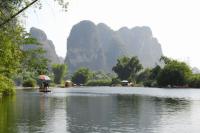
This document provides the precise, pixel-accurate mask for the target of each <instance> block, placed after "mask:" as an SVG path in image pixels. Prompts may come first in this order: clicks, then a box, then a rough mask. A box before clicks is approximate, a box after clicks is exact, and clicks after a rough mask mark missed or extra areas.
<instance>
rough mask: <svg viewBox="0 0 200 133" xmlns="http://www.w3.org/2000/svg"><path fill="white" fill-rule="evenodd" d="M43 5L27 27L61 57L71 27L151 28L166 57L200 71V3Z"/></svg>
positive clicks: (155, 0)
mask: <svg viewBox="0 0 200 133" xmlns="http://www.w3.org/2000/svg"><path fill="white" fill-rule="evenodd" d="M41 1H42V3H43V8H42V10H35V9H29V10H27V11H26V13H27V14H28V16H27V18H26V22H25V25H26V27H27V29H29V28H30V27H32V26H34V27H37V28H40V29H42V30H44V31H45V32H46V34H47V36H48V38H49V39H51V40H52V41H53V42H54V45H55V47H56V52H57V54H58V55H60V56H62V57H65V55H66V43H67V37H68V35H69V33H70V30H71V28H72V26H73V25H75V24H77V23H78V22H80V21H82V20H91V21H93V22H94V23H96V24H98V23H100V22H103V23H105V24H107V25H108V26H109V27H111V28H112V29H114V30H118V29H119V28H120V27H123V26H127V27H129V28H132V27H135V26H149V27H150V28H151V29H152V32H153V35H154V37H156V38H157V39H158V41H159V43H160V44H161V46H162V49H163V53H164V55H166V56H169V57H173V58H176V59H180V60H184V61H187V62H189V63H190V65H191V66H197V67H199V68H200V58H199V57H200V15H199V13H200V8H199V7H200V0H69V2H70V3H69V8H68V12H63V11H62V9H61V8H58V6H57V5H56V3H54V2H53V0H41Z"/></svg>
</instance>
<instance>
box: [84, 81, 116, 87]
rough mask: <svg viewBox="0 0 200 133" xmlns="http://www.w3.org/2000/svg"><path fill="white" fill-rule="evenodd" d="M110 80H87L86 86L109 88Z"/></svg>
mask: <svg viewBox="0 0 200 133" xmlns="http://www.w3.org/2000/svg"><path fill="white" fill-rule="evenodd" d="M111 82H112V81H111V80H89V81H88V82H87V83H86V86H110V85H111Z"/></svg>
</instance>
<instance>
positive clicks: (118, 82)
mask: <svg viewBox="0 0 200 133" xmlns="http://www.w3.org/2000/svg"><path fill="white" fill-rule="evenodd" d="M111 84H112V85H118V84H121V81H120V79H118V78H112V83H111Z"/></svg>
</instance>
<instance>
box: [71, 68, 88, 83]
mask: <svg viewBox="0 0 200 133" xmlns="http://www.w3.org/2000/svg"><path fill="white" fill-rule="evenodd" d="M90 77H91V72H90V70H89V69H88V68H84V67H83V68H80V69H78V70H77V71H76V72H75V73H74V74H73V76H72V82H73V83H75V84H78V85H80V84H85V83H86V82H87V81H88V80H89V79H90Z"/></svg>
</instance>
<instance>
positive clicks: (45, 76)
mask: <svg viewBox="0 0 200 133" xmlns="http://www.w3.org/2000/svg"><path fill="white" fill-rule="evenodd" d="M39 79H40V80H46V81H49V80H51V79H50V78H49V76H47V75H40V76H39Z"/></svg>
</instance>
